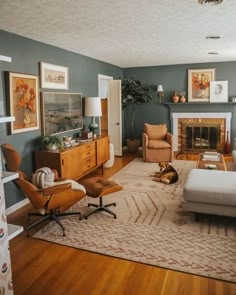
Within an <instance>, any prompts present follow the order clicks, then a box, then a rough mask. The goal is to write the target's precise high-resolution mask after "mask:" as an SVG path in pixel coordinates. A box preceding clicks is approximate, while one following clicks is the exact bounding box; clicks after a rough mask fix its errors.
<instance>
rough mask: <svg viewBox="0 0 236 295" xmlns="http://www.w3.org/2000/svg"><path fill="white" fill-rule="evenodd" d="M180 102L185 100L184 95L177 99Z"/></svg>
mask: <svg viewBox="0 0 236 295" xmlns="http://www.w3.org/2000/svg"><path fill="white" fill-rule="evenodd" d="M179 101H180V102H182V103H184V102H186V97H185V96H184V95H182V96H181V97H180V99H179Z"/></svg>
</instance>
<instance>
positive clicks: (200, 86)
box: [188, 69, 215, 102]
mask: <svg viewBox="0 0 236 295" xmlns="http://www.w3.org/2000/svg"><path fill="white" fill-rule="evenodd" d="M214 80H215V69H196V70H188V101H189V102H197V101H202V102H204V101H207V102H209V101H210V82H211V81H214Z"/></svg>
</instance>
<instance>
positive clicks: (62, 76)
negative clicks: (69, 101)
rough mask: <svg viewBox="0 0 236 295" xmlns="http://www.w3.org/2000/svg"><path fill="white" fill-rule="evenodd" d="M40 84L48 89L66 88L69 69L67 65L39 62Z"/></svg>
mask: <svg viewBox="0 0 236 295" xmlns="http://www.w3.org/2000/svg"><path fill="white" fill-rule="evenodd" d="M40 82H41V84H40V86H41V88H48V89H68V85H69V70H68V68H67V67H63V66H58V65H53V64H48V63H45V62H41V63H40Z"/></svg>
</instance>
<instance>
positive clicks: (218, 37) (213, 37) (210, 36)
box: [206, 35, 222, 40]
mask: <svg viewBox="0 0 236 295" xmlns="http://www.w3.org/2000/svg"><path fill="white" fill-rule="evenodd" d="M221 38H222V37H221V36H218V35H209V36H206V39H213V40H217V39H221Z"/></svg>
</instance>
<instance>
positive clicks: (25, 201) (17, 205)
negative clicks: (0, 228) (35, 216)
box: [6, 199, 29, 215]
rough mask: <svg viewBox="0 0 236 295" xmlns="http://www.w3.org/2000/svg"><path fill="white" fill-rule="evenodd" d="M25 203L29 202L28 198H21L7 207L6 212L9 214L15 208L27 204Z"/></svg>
mask: <svg viewBox="0 0 236 295" xmlns="http://www.w3.org/2000/svg"><path fill="white" fill-rule="evenodd" d="M27 204H29V200H28V199H24V200H22V201H20V202H18V203H16V204H15V205H13V206H11V207H9V208H7V209H6V214H7V215H9V214H11V213H13V212H15V211H16V210H18V209H20V208H22V207H24V206H25V205H27Z"/></svg>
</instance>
